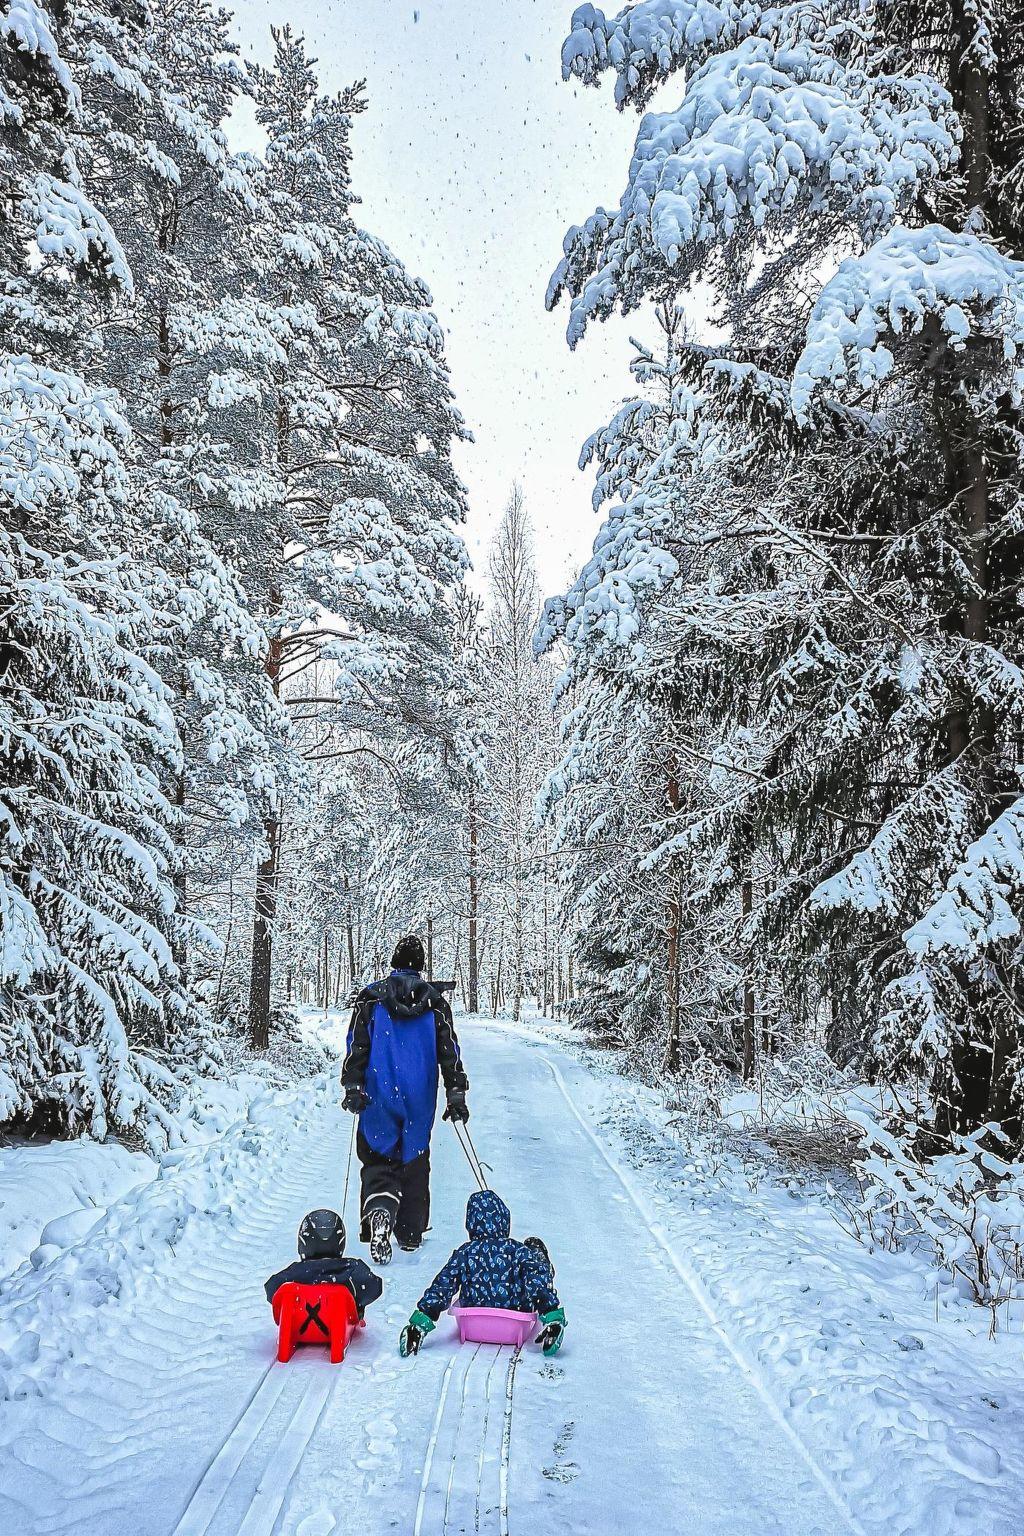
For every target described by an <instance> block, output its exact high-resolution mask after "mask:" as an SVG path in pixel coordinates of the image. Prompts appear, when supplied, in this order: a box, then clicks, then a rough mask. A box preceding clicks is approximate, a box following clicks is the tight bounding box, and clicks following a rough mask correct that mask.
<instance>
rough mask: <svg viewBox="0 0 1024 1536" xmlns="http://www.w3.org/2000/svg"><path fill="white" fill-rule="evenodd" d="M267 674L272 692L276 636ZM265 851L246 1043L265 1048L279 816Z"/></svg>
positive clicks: (277, 681)
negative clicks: (247, 1039)
mask: <svg viewBox="0 0 1024 1536" xmlns="http://www.w3.org/2000/svg"><path fill="white" fill-rule="evenodd" d="M266 672H267V677H268V678H269V679H270V686H271V688H272V689H273V691H274V693H275V695H276V694H277V693H278V691H279V689H280V686H281V639H280V636H278V635H275V636H274V638H273V639H272V640H271V642H270V645H269V647H268V649H267V664H266ZM263 837H264V841H265V843H266V848H267V852H266V854H265V856H264V857H263V859H261V861H260V863H259V864H258V865H257V866H256V895H255V902H254V907H253V924H252V966H251V970H250V974H249V1044H250V1045H251V1046H252V1048H253V1050H254V1051H265V1050H266V1049H267V1047H268V1046H269V1044H270V995H271V981H272V978H273V970H274V925H275V923H276V920H277V885H278V872H279V865H280V851H281V818H280V816H279V815H274V816H269V817H268V818H267V820H266V821H265V822H264V823H263Z"/></svg>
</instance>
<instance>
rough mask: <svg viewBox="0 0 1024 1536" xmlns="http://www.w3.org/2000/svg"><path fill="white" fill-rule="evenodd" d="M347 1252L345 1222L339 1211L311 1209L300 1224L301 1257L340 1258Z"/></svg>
mask: <svg viewBox="0 0 1024 1536" xmlns="http://www.w3.org/2000/svg"><path fill="white" fill-rule="evenodd" d="M344 1252H345V1223H344V1222H343V1221H342V1219H341V1217H340V1216H339V1215H338V1213H337V1211H310V1212H309V1214H308V1215H307V1216H303V1218H302V1222H301V1224H300V1226H299V1258H300V1259H340V1258H341V1256H342V1254H343V1253H344Z"/></svg>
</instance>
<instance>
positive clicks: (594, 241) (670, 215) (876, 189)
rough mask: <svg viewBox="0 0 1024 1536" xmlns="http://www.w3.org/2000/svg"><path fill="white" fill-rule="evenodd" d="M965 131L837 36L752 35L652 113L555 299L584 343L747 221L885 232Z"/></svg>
mask: <svg viewBox="0 0 1024 1536" xmlns="http://www.w3.org/2000/svg"><path fill="white" fill-rule="evenodd" d="M794 9H799V7H795V8H794ZM958 139H959V128H958V125H957V121H956V118H955V115H954V114H953V112H952V107H951V100H950V97H949V95H948V93H947V92H946V91H944V90H942V89H941V88H940V87H939V86H938V85H937V83H936V82H935V81H934V80H931V79H929V78H928V77H927V76H913V75H910V74H901V75H899V76H889V75H885V74H875V75H871V74H867V73H865V72H864V71H863V70H862V69H860V68H858V67H856V66H855V65H853V64H852V63H849V62H845V61H844V60H842V59H841V58H839V57H837V56H836V54H835V52H834V51H833V43H832V39H831V38H829V39H828V40H827V41H825V42H822V43H816V42H813V41H808V42H805V43H802V44H799V45H794V44H791V43H787V44H784V45H778V44H777V43H775V42H773V41H771V40H769V39H766V38H762V37H756V38H747V39H746V40H744V41H742V42H741V43H739V44H738V45H737V46H736V47H735V48H734V49H732V50H731V51H729V52H727V53H722V54H719V55H717V56H715V57H714V58H712V59H710V60H709V61H708V62H707V63H705V64H703V65H701V66H700V67H699V68H696V69H693V70H692V71H691V72H690V73H689V74H688V76H687V80H686V90H685V95H684V99H683V103H682V105H681V107H680V108H679V109H678V110H677V111H675V112H668V113H660V114H651V115H649V116H647V117H645V118H644V120H643V123H642V125H641V128H640V133H639V135H638V137H637V141H636V146H635V149H634V153H633V159H632V163H631V165H630V172H629V182H628V185H627V188H626V192H625V194H624V195H623V198H622V200H621V202H620V204H619V207H618V209H617V210H615V212H614V213H611V214H609V213H607V212H605V211H604V210H603V209H602V210H599V211H598V212H597V213H596V214H594V215H593V216H592V218H591V219H589V220H588V221H587V222H586V223H585V224H584V225H582V226H578V227H577V228H574V229H572V230H570V231H569V233H568V235H567V236H566V240H565V254H564V257H563V260H562V262H561V263H560V265H559V267H558V268H557V269H556V271H555V274H554V276H553V278H552V280H551V284H550V287H549V290H548V303H549V306H553V305H554V304H555V303H557V301H558V299H559V297H560V296H561V294H562V293H563V292H566V291H567V292H568V293H569V295H570V297H571V299H572V314H571V318H570V322H569V331H568V335H569V341H570V345H572V346H575V345H576V344H577V342H578V341H579V340H580V338H581V337H582V335H583V334H584V331H585V329H586V326H587V324H588V323H589V321H590V320H592V319H594V318H605V317H606V316H607V315H609V314H610V313H611V312H612V311H613V310H614V309H615V308H618V307H621V308H622V309H623V310H624V311H629V310H631V309H634V308H636V306H637V305H638V304H639V303H640V302H641V300H642V299H643V298H644V297H645V296H646V295H648V294H654V295H655V296H659V295H661V294H663V293H664V292H665V291H666V285H667V284H670V283H675V284H678V283H681V282H684V281H686V280H687V279H688V278H690V277H691V276H692V275H693V274H694V272H695V271H696V270H697V269H698V268H699V267H700V265H701V264H702V262H703V261H704V260H705V258H706V254H707V251H708V249H709V247H711V246H713V245H716V244H718V243H720V242H722V241H729V240H731V239H732V238H733V237H734V236H735V235H737V234H738V233H739V232H740V231H741V230H743V229H745V228H747V229H751V230H752V231H755V232H757V231H761V232H764V234H765V238H766V239H767V238H769V237H771V238H777V237H778V236H777V231H778V226H779V222H780V220H786V221H789V222H792V221H793V220H794V219H796V218H814V217H816V216H819V215H820V214H821V213H823V212H825V211H827V212H829V213H831V214H833V215H838V216H841V217H842V218H843V219H844V220H845V221H847V222H848V223H849V224H850V225H851V226H852V227H853V228H854V229H856V230H858V231H859V232H860V233H861V234H862V235H863V236H864V237H865V238H867V239H873V238H877V236H878V234H879V233H882V232H884V231H885V230H886V229H888V228H889V227H890V226H891V225H892V224H893V223H894V222H895V220H896V219H897V218H898V217H899V216H900V215H901V213H903V212H904V211H905V210H906V209H907V208H909V207H910V206H911V205H912V204H913V202H914V200H915V198H916V197H917V196H918V195H919V194H920V192H921V191H922V189H923V188H924V187H926V186H927V185H928V184H929V183H930V182H931V181H933V180H934V179H935V178H936V177H937V176H939V175H940V174H941V173H943V172H944V171H947V170H948V169H949V168H950V166H951V165H952V164H953V163H954V161H955V158H956V154H957V144H958Z"/></svg>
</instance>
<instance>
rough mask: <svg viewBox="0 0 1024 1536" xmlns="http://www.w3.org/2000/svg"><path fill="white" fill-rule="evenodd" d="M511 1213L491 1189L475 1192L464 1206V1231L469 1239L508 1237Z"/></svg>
mask: <svg viewBox="0 0 1024 1536" xmlns="http://www.w3.org/2000/svg"><path fill="white" fill-rule="evenodd" d="M511 1230H512V1213H511V1211H510V1210H509V1208H508V1206H507V1205H506V1204H505V1202H504V1200H502V1199H501V1198H500V1197H499V1196H498V1195H496V1194H495V1193H494V1190H493V1189H480V1190H477V1192H476V1194H475V1195H470V1197H469V1200H468V1202H467V1204H466V1231H467V1232H468V1233H469V1235H470V1237H508V1235H509V1233H510V1232H511Z"/></svg>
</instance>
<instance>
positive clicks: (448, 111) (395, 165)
mask: <svg viewBox="0 0 1024 1536" xmlns="http://www.w3.org/2000/svg"><path fill="white" fill-rule="evenodd" d="M229 3H231V0H229ZM234 3H235V8H236V11H237V18H236V25H237V27H238V30H239V33H240V37H241V40H242V43H243V47H244V50H245V51H246V52H248V53H250V54H252V55H254V56H256V57H258V58H263V59H266V58H268V57H269V54H270V50H271V42H270V26H271V23H279V22H282V21H285V20H287V21H290V22H291V23H292V26H293V27H294V28H295V30H296V31H301V32H303V33H304V34H305V37H306V40H307V43H308V45H309V49H310V52H311V53H313V54H314V55H315V56H316V57H317V59H318V60H319V65H320V76H321V83H322V85H323V87H324V88H325V89H327V90H331V91H334V90H337V89H339V88H340V87H341V86H343V85H345V84H346V83H347V82H349V81H351V80H355V79H360V78H364V77H365V79H366V82H367V93H368V96H369V110H368V111H367V112H366V113H364V114H363V116H362V117H360V118H359V119H357V122H356V128H355V136H354V180H355V188H356V191H357V192H358V194H359V196H360V197H361V198H362V203H363V206H362V209H361V210H360V211H359V213H358V217H359V218H360V221H361V222H362V223H363V224H364V225H365V226H366V227H367V228H368V229H370V230H371V231H373V233H375V234H377V235H380V236H381V237H382V238H383V239H385V240H386V241H387V242H388V243H389V244H390V245H391V246H392V247H393V249H394V250H395V252H396V253H397V254H398V255H399V256H400V257H401V258H402V260H403V261H404V262H405V263H406V265H407V266H408V267H409V268H410V269H411V270H413V271H414V272H416V273H417V274H418V275H419V276H421V277H423V278H425V279H426V281H427V283H428V284H429V286H430V288H431V290H432V292H433V295H434V301H435V305H436V308H437V312H438V315H439V318H440V319H441V322H442V324H443V325H444V327H445V330H446V332H447V334H448V357H449V362H450V364H451V368H452V374H453V379H454V384H455V389H456V394H457V397H458V401H459V405H460V407H461V409H462V412H463V415H464V416H465V417H466V419H467V421H468V422H469V425H470V426H471V428H472V430H473V432H474V434H475V436H476V443H475V445H473V446H471V447H468V448H466V449H465V450H463V451H461V452H460V454H459V468H460V472H461V474H462V477H463V479H464V481H465V482H466V485H467V486H468V488H469V493H470V518H469V527H468V530H467V542H468V545H469V549H470V554H471V556H472V559H473V563H474V565H475V566H476V567H477V569H478V571H482V570H483V568H484V566H485V563H486V551H487V543H488V538H489V535H490V532H491V530H492V529H493V527H494V524H495V521H496V519H497V518H498V517H499V516H500V513H501V508H502V506H503V504H504V501H505V499H506V497H507V494H508V490H509V487H510V485H511V483H512V481H513V480H514V479H519V480H520V481H521V482H522V484H523V486H524V489H525V492H526V496H527V502H528V506H529V508H530V512H531V515H532V518H533V523H534V528H535V531H536V542H537V558H538V565H539V568H540V574H541V583H542V586H543V587H544V589H545V591H546V592H550V591H554V590H558V589H559V588H560V587H561V585H562V584H563V583H564V581H565V579H566V577H567V575H568V574H569V573H570V572H571V571H572V570H573V569H574V568H575V567H576V566H578V565H579V564H580V562H581V561H582V560H583V559H584V558H585V556H586V555H587V554H588V553H589V550H590V545H591V542H592V539H593V535H594V533H595V531H596V527H597V520H596V517H595V514H594V513H593V511H592V509H591V502H590V495H591V485H592V482H591V476H590V474H589V472H587V473H583V474H581V473H580V471H579V470H578V468H577V460H578V456H579V450H580V446H581V444H582V442H583V440H584V439H585V438H586V437H587V436H589V434H590V433H591V432H592V431H593V430H594V429H595V428H596V427H598V426H600V425H602V424H603V423H604V422H605V421H606V420H607V418H608V417H609V416H610V414H611V413H612V411H613V410H614V408H615V406H616V405H617V404H618V402H619V401H620V400H621V399H622V398H623V397H624V396H625V395H627V394H628V393H630V389H631V382H632V381H631V379H630V375H629V371H628V363H629V358H630V356H631V348H630V345H629V336H630V334H634V335H635V334H638V333H640V334H648V335H649V334H650V327H651V321H650V318H649V317H645V316H643V315H642V314H637V315H633V316H630V319H629V321H628V322H625V321H623V320H621V319H619V318H616V319H615V320H613V321H611V322H609V323H607V324H605V325H600V326H595V327H594V328H593V329H592V330H591V332H590V333H589V334H588V336H587V337H586V338H585V340H584V341H583V342H582V343H581V345H580V346H579V347H578V348H577V349H576V351H575V353H571V352H570V351H569V348H568V346H567V345H566V342H565V324H566V316H567V311H566V309H565V306H564V303H563V305H561V306H559V308H558V309H557V310H556V311H555V312H554V314H550V315H549V314H547V313H546V312H545V309H544V290H545V287H546V285H547V280H548V277H549V275H550V273H551V270H552V268H553V267H554V266H555V264H556V262H557V261H558V258H559V256H560V255H561V246H562V236H563V234H564V232H565V230H566V228H567V227H568V225H569V224H571V223H578V222H579V221H581V220H582V219H583V218H585V217H586V216H587V215H588V214H590V213H591V212H592V211H593V210H594V208H595V207H597V206H598V204H600V203H604V204H605V205H606V206H609V205H610V206H614V205H615V204H617V202H618V197H619V194H620V193H621V191H622V188H623V186H624V184H625V179H626V170H627V167H628V163H629V156H630V152H631V150H632V146H633V140H634V137H635V135H636V130H637V126H638V119H637V117H636V115H635V114H634V113H631V112H627V113H623V114H620V113H618V112H616V110H615V107H614V105H613V102H612V97H611V90H610V81H609V82H607V83H606V84H605V85H604V86H603V87H602V89H601V90H584V89H583V88H581V87H579V86H577V85H575V84H572V85H568V84H565V83H563V81H562V79H561V66H560V50H561V44H562V40H563V38H564V37H565V35H566V33H567V32H568V30H569V20H570V16H571V13H572V9H573V0H416V3H415V4H413V3H411V0H234ZM676 94H678V91H677V93H676ZM250 122H251V119H248V120H247V119H246V118H245V116H244V115H243V116H242V117H241V118H240V121H239V123H238V125H237V132H238V136H239V140H240V142H250V143H252V142H254V141H253V140H252V129H251V127H249V126H247V124H248V123H250Z"/></svg>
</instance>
